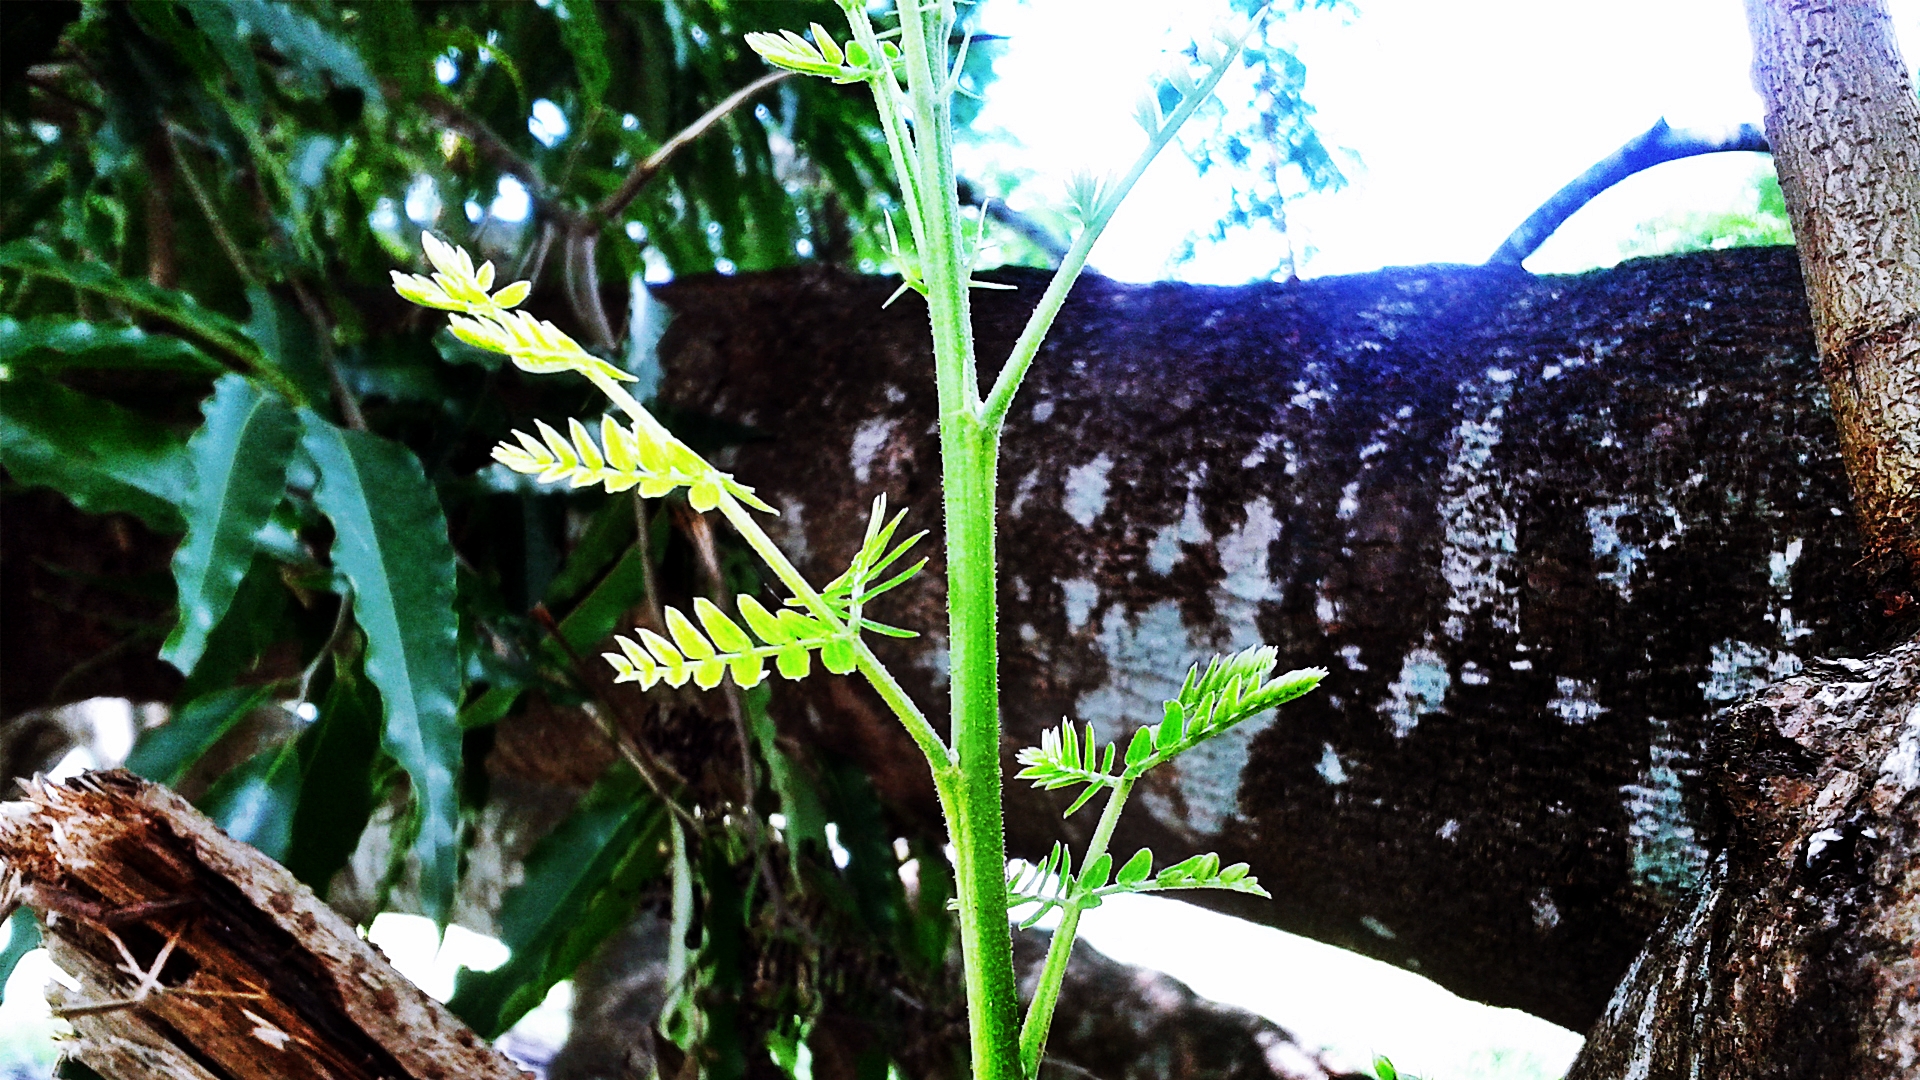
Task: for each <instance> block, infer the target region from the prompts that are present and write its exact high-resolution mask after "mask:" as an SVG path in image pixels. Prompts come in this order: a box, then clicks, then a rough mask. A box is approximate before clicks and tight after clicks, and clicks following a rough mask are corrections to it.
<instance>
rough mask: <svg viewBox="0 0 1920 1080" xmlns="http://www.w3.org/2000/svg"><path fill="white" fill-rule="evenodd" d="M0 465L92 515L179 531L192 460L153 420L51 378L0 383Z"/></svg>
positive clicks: (22, 480)
mask: <svg viewBox="0 0 1920 1080" xmlns="http://www.w3.org/2000/svg"><path fill="white" fill-rule="evenodd" d="M0 387H4V389H0V465H5V466H6V468H7V471H8V472H10V473H12V474H13V479H14V480H15V481H16V482H17V483H21V484H25V485H27V486H28V487H36V486H45V487H50V488H53V489H54V490H55V491H58V492H60V493H61V494H62V495H65V496H66V497H67V498H68V499H71V500H72V501H73V504H74V505H75V506H78V507H79V508H80V509H82V510H85V511H87V512H88V513H92V514H110V513H116V512H125V513H129V514H133V515H134V516H135V517H138V518H139V519H140V520H142V521H144V522H146V523H147V524H148V525H150V526H152V527H153V528H154V529H156V530H158V531H160V532H179V531H180V530H181V528H182V527H183V522H182V520H181V517H180V512H179V510H178V505H179V503H180V502H181V501H182V500H183V499H184V498H185V497H186V493H187V488H188V484H189V482H190V481H189V476H190V471H189V470H190V466H189V465H188V459H187V447H186V443H185V442H184V441H183V440H181V439H180V438H179V437H178V436H176V435H175V434H173V433H172V432H171V431H168V430H167V429H166V428H165V427H163V426H162V425H160V424H159V423H158V422H156V421H154V420H151V419H148V418H147V417H145V416H142V415H140V414H139V413H136V412H133V411H131V410H128V409H125V408H122V407H121V406H119V405H115V404H113V403H112V402H108V401H102V400H100V399H99V398H91V397H87V396H86V395H84V394H80V393H77V392H75V391H72V390H69V389H67V388H66V387H64V386H61V385H60V384H59V383H56V382H53V381H51V380H49V379H40V378H17V379H9V380H7V381H6V382H4V383H0Z"/></svg>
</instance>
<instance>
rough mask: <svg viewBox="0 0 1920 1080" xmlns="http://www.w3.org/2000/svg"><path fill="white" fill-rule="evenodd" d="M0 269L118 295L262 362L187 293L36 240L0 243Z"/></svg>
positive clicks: (232, 326)
mask: <svg viewBox="0 0 1920 1080" xmlns="http://www.w3.org/2000/svg"><path fill="white" fill-rule="evenodd" d="M0 270H13V271H17V272H19V273H22V274H32V275H35V276H38V277H46V278H51V279H53V280H55V281H59V282H62V283H63V284H66V285H69V286H71V287H73V288H76V289H82V290H85V291H87V292H91V293H96V294H98V295H101V296H104V297H107V298H108V299H110V300H116V301H118V302H120V303H122V304H125V305H126V306H127V307H129V308H131V309H133V310H134V311H137V312H140V313H141V314H144V315H151V316H153V317H154V318H157V319H163V320H165V321H166V322H169V323H172V324H173V325H174V326H177V327H179V328H180V329H181V330H184V331H186V332H187V333H188V334H190V335H192V336H193V337H195V338H198V339H199V340H201V341H203V342H205V343H207V344H208V345H211V346H212V347H213V348H215V349H217V350H219V351H221V352H224V353H226V354H228V355H229V356H232V357H234V358H235V359H238V360H240V361H241V362H243V363H246V364H258V363H260V362H261V359H262V358H261V355H260V350H259V349H257V348H255V347H254V346H253V345H252V344H251V343H249V342H248V341H247V338H246V335H245V334H244V333H243V332H242V331H241V328H240V325H239V324H238V323H236V322H234V321H233V320H232V319H229V318H227V317H226V316H225V315H222V314H220V313H219V312H216V311H209V310H208V309H206V308H204V307H202V306H200V302H199V301H198V300H195V299H194V298H193V297H192V296H190V295H188V294H187V293H183V292H177V291H175V290H172V289H162V288H159V287H157V286H154V285H149V284H148V283H146V282H144V281H136V280H134V279H132V278H124V277H121V276H120V275H118V274H116V273H114V272H113V271H112V270H111V269H109V268H108V267H105V266H102V265H100V264H99V263H85V262H71V261H69V260H66V259H62V258H61V257H60V256H58V255H56V254H54V252H53V250H52V249H51V248H49V247H47V246H46V245H45V244H42V243H40V242H39V241H37V240H15V241H13V242H12V243H10V244H0Z"/></svg>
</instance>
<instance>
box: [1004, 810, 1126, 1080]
mask: <svg viewBox="0 0 1920 1080" xmlns="http://www.w3.org/2000/svg"><path fill="white" fill-rule="evenodd" d="M1132 793H1133V778H1132V777H1128V778H1126V779H1124V780H1121V781H1120V783H1119V784H1118V785H1117V786H1116V787H1115V788H1114V789H1113V794H1111V795H1109V796H1107V805H1106V807H1105V808H1104V809H1102V810H1101V811H1100V823H1099V824H1098V825H1096V826H1095V827H1094V830H1093V839H1092V840H1091V841H1089V842H1088V843H1087V853H1086V855H1085V856H1083V857H1082V858H1081V860H1080V866H1081V867H1082V869H1084V868H1086V867H1088V866H1091V865H1092V864H1093V862H1094V860H1096V859H1098V858H1099V857H1100V856H1102V855H1105V854H1106V853H1107V844H1108V843H1110V842H1111V841H1112V840H1113V829H1114V826H1116V825H1118V824H1119V823H1120V811H1121V810H1122V809H1123V808H1124V807H1125V806H1126V805H1127V796H1128V795H1131V794H1132ZM1082 910H1084V909H1082V908H1081V907H1080V906H1079V905H1077V904H1069V905H1067V906H1066V907H1063V908H1061V909H1060V925H1059V926H1058V927H1056V928H1054V931H1053V940H1052V941H1051V942H1049V943H1048V944H1047V962H1046V965H1045V966H1044V967H1042V968H1041V969H1040V985H1039V986H1038V987H1036V988H1035V989H1034V992H1033V1003H1032V1004H1030V1005H1028V1006H1027V1021H1026V1023H1025V1024H1024V1025H1023V1026H1022V1027H1021V1028H1020V1067H1021V1069H1022V1070H1024V1072H1025V1074H1026V1075H1027V1076H1033V1075H1034V1074H1035V1073H1036V1072H1038V1071H1039V1068H1040V1055H1041V1054H1044V1053H1045V1052H1046V1049H1047V1032H1048V1030H1049V1029H1051V1028H1052V1027H1053V1009H1054V1006H1056V1005H1058V1004H1059V1003H1060V987H1061V985H1062V984H1063V983H1064V982H1065V981H1066V978H1067V961H1068V960H1069V959H1070V958H1071V957H1072V956H1073V939H1074V936H1075V935H1076V934H1078V933H1079V932H1080V913H1081V911H1082Z"/></svg>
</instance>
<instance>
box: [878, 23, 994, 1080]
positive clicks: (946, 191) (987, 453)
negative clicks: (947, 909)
mask: <svg viewBox="0 0 1920 1080" xmlns="http://www.w3.org/2000/svg"><path fill="white" fill-rule="evenodd" d="M951 24H952V5H951V4H950V3H948V2H945V0H920V2H919V3H917V4H916V3H912V2H907V3H902V4H901V10H900V49H901V53H902V55H903V59H904V60H905V67H906V72H907V92H908V94H909V96H910V99H911V102H912V107H913V117H914V121H915V123H914V129H913V147H912V149H913V153H914V165H915V172H916V174H917V178H918V182H919V190H920V194H921V203H920V213H921V218H922V221H921V233H922V238H923V239H922V246H921V248H920V261H921V272H922V275H923V278H924V280H925V282H926V296H927V314H928V319H929V322H930V324H931V328H932V332H933V353H934V383H935V387H936V389H937V391H938V395H939V403H940V459H941V480H942V495H943V497H944V500H945V504H946V505H945V509H946V533H947V537H946V540H947V627H948V636H947V648H948V652H949V656H950V658H951V664H952V666H951V669H950V670H951V672H952V681H951V684H950V686H949V701H950V703H951V708H952V726H953V731H952V736H951V737H952V742H953V752H954V756H955V758H956V759H957V761H958V764H959V770H960V775H959V778H958V784H957V791H956V794H957V796H958V799H957V806H956V809H957V810H958V811H959V812H958V814H956V815H953V819H952V820H950V821H949V823H948V828H949V830H950V832H951V835H952V838H953V845H954V850H955V855H956V859H955V866H954V878H955V884H956V887H957V891H958V893H959V899H960V950H961V956H962V961H963V969H964V973H965V979H966V992H967V1021H968V1029H969V1032H968V1033H969V1042H970V1045H971V1050H972V1057H973V1075H974V1077H975V1080H1019V1077H1020V1076H1021V1075H1022V1074H1021V1072H1020V1062H1019V1023H1020V1011H1019V1010H1020V1006H1019V999H1018V997H1017V995H1016V993H1015V989H1014V978H1013V933H1012V930H1011V928H1010V927H1009V926H1008V923H1007V888H1006V864H1007V852H1006V828H1005V823H1004V818H1003V810H1002V807H1001V790H1002V780H1001V769H1000V680H999V642H998V636H997V635H998V627H997V620H998V612H997V610H996V602H997V595H996V594H997V588H996V566H995V562H996V558H995V551H994V509H995V507H994V489H995V484H996V480H997V476H998V472H999V468H998V465H999V462H998V460H997V458H998V447H997V445H996V441H995V440H994V439H993V438H992V436H991V433H990V432H988V431H987V429H985V428H983V427H982V426H981V424H980V417H979V400H980V398H979V394H980V389H979V386H980V383H979V376H978V374H977V373H976V371H975V368H974V357H973V327H972V319H971V316H970V312H969V304H968V297H967V282H968V278H969V276H970V270H971V267H970V266H969V265H968V260H967V258H966V249H965V245H964V240H965V237H964V234H963V230H962V229H961V226H960V210H959V205H958V203H957V202H956V200H955V198H954V175H953V129H952V123H951V119H950V116H951V114H950V111H949V109H948V100H947V97H946V94H945V91H946V87H947V77H948V73H947V35H948V28H949V27H950V26H951Z"/></svg>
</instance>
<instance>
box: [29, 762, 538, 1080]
mask: <svg viewBox="0 0 1920 1080" xmlns="http://www.w3.org/2000/svg"><path fill="white" fill-rule="evenodd" d="M23 902H24V903H25V904H26V905H27V906H29V907H32V908H34V909H35V910H36V911H37V912H39V913H40V914H41V915H42V916H43V917H44V920H45V924H46V931H45V937H44V939H43V940H44V941H45V942H46V945H47V949H48V951H49V952H50V953H51V954H52V957H53V960H54V962H55V963H56V964H58V965H59V966H60V968H61V969H62V970H63V971H65V972H67V973H68V974H69V975H72V976H73V977H74V978H76V979H77V980H78V981H79V986H78V988H77V989H75V990H71V991H67V990H64V989H62V990H56V991H55V992H54V993H53V995H52V999H53V1003H54V1006H55V1012H56V1015H60V1016H63V1017H64V1018H65V1019H66V1020H67V1021H68V1022H70V1023H71V1024H72V1025H73V1027H74V1033H75V1037H74V1039H73V1041H72V1042H70V1043H68V1044H67V1045H66V1046H65V1047H64V1048H63V1049H64V1052H65V1053H66V1054H67V1055H68V1056H70V1057H73V1058H77V1059H78V1060H80V1061H81V1062H82V1063H84V1064H86V1065H88V1066H89V1067H91V1068H93V1069H94V1070H95V1071H96V1072H98V1073H100V1074H101V1075H103V1076H107V1077H113V1078H116V1080H117V1078H123V1077H125V1078H132V1077H169V1078H182V1080H215V1078H221V1080H306V1078H314V1080H320V1078H329V1080H455V1078H459V1080H521V1077H522V1075H523V1074H522V1073H521V1071H520V1069H519V1068H518V1067H517V1066H515V1065H514V1064H513V1063H512V1062H511V1061H509V1060H507V1059H506V1058H505V1057H503V1056H502V1055H500V1054H498V1053H496V1052H495V1051H494V1050H493V1048H492V1047H490V1046H488V1045H487V1043H486V1042H485V1041H484V1040H482V1039H481V1038H480V1037H479V1036H477V1035H475V1034H474V1033H473V1032H472V1031H471V1030H469V1029H468V1028H467V1027H466V1026H465V1025H464V1024H462V1023H460V1021H459V1020H457V1019H455V1018H454V1016H453V1014H451V1013H449V1012H448V1011H447V1010H446V1009H445V1008H444V1007H443V1006H441V1005H440V1004H439V1003H438V1002H436V1001H434V1000H433V999H432V998H429V997H428V996H427V995H426V994H425V993H423V992H421V991H420V990H419V989H418V988H417V987H415V986H414V985H413V984H412V983H410V982H408V981H407V980H406V978H405V977H403V976H402V975H401V974H400V973H399V972H397V971H395V970H394V969H393V968H392V967H391V966H390V965H389V964H388V963H387V962H386V960H385V959H384V958H382V957H381V955H380V952H379V950H377V949H375V948H374V947H373V946H372V945H370V944H368V943H367V942H366V941H364V940H362V939H361V938H360V936H359V935H358V934H357V933H355V932H354V928H353V926H352V925H351V924H349V923H348V922H347V921H346V920H344V919H342V918H341V917H340V916H339V915H337V914H335V913H334V911H333V910H332V909H331V908H329V907H327V905H325V904H323V903H321V902H320V901H319V900H318V899H317V898H316V897H315V896H314V895H313V892H312V890H310V889H308V888H307V887H306V886H304V885H302V884H300V883H299V882H298V881H295V880H294V878H293V875H291V874H289V873H288V872H287V871H286V870H285V869H284V868H282V867H281V866H279V865H278V864H276V863H274V862H273V861H272V860H271V859H268V858H267V857H266V856H264V855H262V854H260V853H259V852H258V851H255V850H254V849H253V848H251V847H248V846H247V845H245V844H242V843H239V842H237V841H235V840H232V839H230V838H229V837H228V836H227V835H226V834H225V833H223V832H221V831H220V830H219V829H218V828H216V827H215V826H214V824H213V823H212V822H211V821H209V820H207V819H206V818H205V817H204V816H202V815H201V814H200V813H199V812H197V811H196V810H194V809H193V807H192V806H191V805H189V804H188V803H187V801H186V800H185V799H182V798H181V797H180V796H178V795H176V794H174V793H173V792H171V791H169V790H167V789H166V788H163V787H159V786H157V785H153V784H149V783H147V782H146V781H144V780H141V779H139V778H138V777H135V776H133V775H132V774H130V773H125V772H102V773H89V774H86V775H82V776H79V777H75V778H74V779H72V780H70V781H67V782H66V783H64V784H56V783H50V782H44V781H43V782H38V783H34V784H30V785H28V786H27V792H26V797H25V798H24V799H20V800H18V801H14V802H7V803H0V904H4V906H5V909H6V910H5V913H6V914H11V913H12V911H13V907H14V905H15V904H18V903H23ZM23 917H24V916H23Z"/></svg>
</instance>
